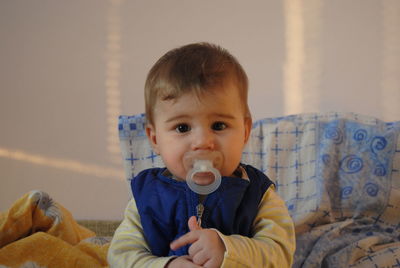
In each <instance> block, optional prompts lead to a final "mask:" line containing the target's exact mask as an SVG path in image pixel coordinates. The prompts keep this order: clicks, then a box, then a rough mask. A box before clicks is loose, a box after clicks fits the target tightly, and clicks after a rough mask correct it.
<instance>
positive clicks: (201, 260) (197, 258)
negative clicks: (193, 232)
mask: <svg viewBox="0 0 400 268" xmlns="http://www.w3.org/2000/svg"><path fill="white" fill-rule="evenodd" d="M190 257H191V258H192V261H193V263H195V264H197V265H201V266H204V264H206V263H209V262H210V254H209V253H208V252H206V250H200V251H199V252H197V253H196V254H195V255H193V256H190Z"/></svg>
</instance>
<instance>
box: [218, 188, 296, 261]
mask: <svg viewBox="0 0 400 268" xmlns="http://www.w3.org/2000/svg"><path fill="white" fill-rule="evenodd" d="M217 232H218V231H217ZM218 234H219V235H220V237H221V239H222V240H223V242H224V244H225V247H226V251H225V255H224V261H223V263H222V266H221V267H229V268H231V267H291V265H292V262H293V255H294V251H295V243H296V239H295V231H294V226H293V221H292V219H291V217H290V215H289V212H288V210H287V208H286V206H285V203H284V201H283V200H282V199H281V198H280V197H279V196H278V194H276V193H275V190H274V188H273V187H270V188H269V189H268V190H267V191H266V192H265V194H264V196H263V198H262V200H261V203H260V205H259V210H258V214H257V216H256V218H255V221H254V236H253V237H252V238H249V237H245V236H240V235H229V236H226V235H223V234H222V233H220V232H218Z"/></svg>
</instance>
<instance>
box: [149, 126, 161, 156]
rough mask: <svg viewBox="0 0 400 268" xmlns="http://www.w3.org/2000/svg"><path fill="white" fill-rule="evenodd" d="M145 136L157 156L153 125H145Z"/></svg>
mask: <svg viewBox="0 0 400 268" xmlns="http://www.w3.org/2000/svg"><path fill="white" fill-rule="evenodd" d="M146 135H147V138H148V140H149V142H150V145H151V147H152V148H153V151H154V152H155V153H156V154H159V150H158V144H157V136H156V129H155V128H154V126H153V125H151V124H147V125H146Z"/></svg>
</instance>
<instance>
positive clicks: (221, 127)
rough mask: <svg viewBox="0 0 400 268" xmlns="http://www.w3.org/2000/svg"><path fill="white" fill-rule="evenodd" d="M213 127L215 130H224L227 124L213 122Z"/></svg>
mask: <svg viewBox="0 0 400 268" xmlns="http://www.w3.org/2000/svg"><path fill="white" fill-rule="evenodd" d="M211 128H212V129H213V130H218V131H219V130H224V129H225V128H226V124H225V123H224V122H215V123H214V124H212V126H211Z"/></svg>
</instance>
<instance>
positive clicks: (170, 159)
mask: <svg viewBox="0 0 400 268" xmlns="http://www.w3.org/2000/svg"><path fill="white" fill-rule="evenodd" d="M250 130H251V119H249V118H245V116H244V108H243V104H242V101H241V99H240V97H239V92H238V89H237V88H236V86H235V85H233V84H230V85H224V87H223V88H216V89H214V90H212V93H208V92H207V93H204V94H202V95H201V96H200V98H198V97H197V96H195V95H194V94H192V93H188V94H185V95H183V96H181V97H179V98H178V99H174V100H166V101H162V100H159V101H158V102H157V103H156V106H155V109H154V125H153V126H149V127H148V128H147V135H148V137H149V140H150V142H151V143H152V145H153V148H154V149H155V151H156V152H157V153H159V154H160V155H161V157H162V159H163V161H164V163H165V165H166V167H167V168H168V170H169V171H170V172H171V173H172V174H174V175H175V176H176V177H177V178H178V179H180V180H185V178H186V173H187V171H188V170H186V169H185V166H184V155H185V153H187V152H192V153H193V152H194V153H195V154H196V153H197V152H198V153H199V154H207V153H208V152H213V151H217V152H218V153H220V154H221V155H222V158H223V159H222V165H221V167H220V168H219V171H220V173H221V175H222V176H230V175H232V173H233V172H234V171H235V169H236V168H237V167H238V164H239V162H240V159H241V156H242V151H243V147H244V145H245V143H246V142H247V139H248V137H249V134H250Z"/></svg>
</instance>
